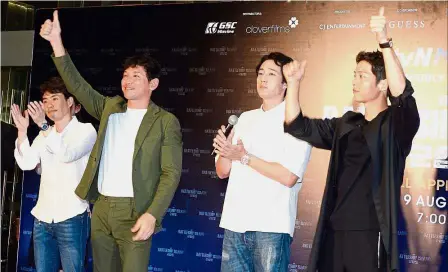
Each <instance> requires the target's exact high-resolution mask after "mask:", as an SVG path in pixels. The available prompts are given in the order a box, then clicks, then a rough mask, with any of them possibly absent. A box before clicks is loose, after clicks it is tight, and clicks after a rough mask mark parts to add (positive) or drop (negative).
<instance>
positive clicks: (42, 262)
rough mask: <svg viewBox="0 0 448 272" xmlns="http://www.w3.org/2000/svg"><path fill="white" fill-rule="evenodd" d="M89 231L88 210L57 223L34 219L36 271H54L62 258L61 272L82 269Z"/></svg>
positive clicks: (77, 271) (73, 271)
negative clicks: (62, 271)
mask: <svg viewBox="0 0 448 272" xmlns="http://www.w3.org/2000/svg"><path fill="white" fill-rule="evenodd" d="M88 232H89V217H88V215H87V212H84V213H82V214H78V215H76V216H75V217H72V218H70V219H67V220H65V221H62V222H59V223H45V222H42V221H40V220H38V219H34V230H33V242H34V261H35V264H36V270H37V272H41V271H42V272H53V271H55V272H57V271H59V267H60V264H61V261H62V268H63V270H64V272H81V271H84V269H85V268H84V258H85V254H86V247H87V243H86V242H87V236H88Z"/></svg>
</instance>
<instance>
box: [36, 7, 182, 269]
mask: <svg viewBox="0 0 448 272" xmlns="http://www.w3.org/2000/svg"><path fill="white" fill-rule="evenodd" d="M40 35H41V36H42V37H43V38H44V39H46V40H47V41H49V42H50V44H51V46H52V48H53V51H54V57H53V61H54V63H55V65H56V68H57V70H58V71H59V74H60V75H61V77H62V79H63V80H64V82H65V84H66V86H67V89H68V91H69V92H70V93H72V94H73V95H74V96H75V97H76V98H77V99H78V100H79V101H80V102H81V104H82V105H83V106H84V108H85V109H86V110H87V112H89V114H90V115H92V116H93V117H94V118H96V119H98V120H99V121H100V126H99V130H98V138H97V140H96V143H95V145H94V147H93V150H92V153H91V155H90V158H89V162H88V164H87V168H86V170H85V172H84V175H83V177H82V180H81V182H80V184H79V186H78V187H77V188H76V194H77V195H78V196H79V197H80V198H82V199H88V200H90V201H92V202H93V201H95V205H94V208H93V214H92V229H91V234H92V237H91V241H92V250H93V262H94V269H95V271H105V272H106V271H107V272H109V271H121V270H123V271H142V272H143V271H145V272H146V271H147V270H148V264H149V252H150V247H151V236H152V234H153V233H154V232H157V231H158V230H159V229H160V228H161V221H162V218H163V216H164V214H165V212H166V210H167V209H168V206H169V204H170V202H171V200H172V198H173V196H174V193H175V191H176V188H177V186H178V184H179V180H180V175H181V170H182V136H181V131H180V125H179V121H178V120H177V118H176V117H175V116H174V115H173V114H171V113H169V112H167V111H165V110H163V109H161V108H160V107H158V106H157V105H156V104H154V103H153V102H152V101H151V94H152V92H153V91H154V90H155V89H156V88H157V86H158V85H159V75H160V70H161V68H160V65H159V63H157V61H156V60H154V59H152V58H151V57H149V56H143V57H131V58H128V59H127V60H126V61H125V64H124V73H123V78H122V80H121V88H122V90H123V94H124V97H125V98H126V100H125V99H123V98H122V97H120V96H115V97H106V96H103V95H101V94H100V93H98V92H97V91H95V90H94V89H93V88H92V87H91V86H90V85H89V84H88V83H87V82H86V81H85V80H84V79H83V77H82V76H81V75H80V74H79V72H78V71H77V69H76V67H75V66H74V64H73V62H72V61H71V59H70V57H69V55H68V54H67V53H66V51H65V48H64V46H63V43H62V39H61V26H60V24H59V19H58V13H57V11H55V12H54V13H53V21H51V20H46V21H45V23H44V24H43V25H42V27H41V31H40ZM120 263H121V265H119V264H120ZM121 268H122V269H121Z"/></svg>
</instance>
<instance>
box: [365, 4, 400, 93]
mask: <svg viewBox="0 0 448 272" xmlns="http://www.w3.org/2000/svg"><path fill="white" fill-rule="evenodd" d="M370 29H371V31H372V32H374V33H375V35H376V40H377V42H378V43H379V44H387V43H388V42H389V41H391V40H392V39H390V38H389V37H388V36H387V24H386V17H385V16H384V7H381V8H380V10H379V13H378V15H376V16H372V17H371V18H370ZM381 51H382V52H383V59H384V65H385V68H386V78H387V84H388V86H389V90H390V93H391V95H392V96H393V97H397V96H399V95H401V94H402V93H403V91H404V88H405V86H406V77H405V74H404V71H403V67H401V63H400V60H399V59H398V57H397V55H396V54H395V51H394V49H393V47H392V46H390V47H388V48H382V49H381Z"/></svg>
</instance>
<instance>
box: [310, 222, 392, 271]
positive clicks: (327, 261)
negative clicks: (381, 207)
mask: <svg viewBox="0 0 448 272" xmlns="http://www.w3.org/2000/svg"><path fill="white" fill-rule="evenodd" d="M318 267H319V269H318V271H319V272H379V271H387V269H386V267H387V264H386V258H385V251H384V247H383V243H382V241H381V239H380V236H379V232H378V231H370V230H365V231H364V230H362V231H338V230H328V231H327V235H326V236H325V238H324V241H323V244H322V248H321V253H320V256H319V263H318Z"/></svg>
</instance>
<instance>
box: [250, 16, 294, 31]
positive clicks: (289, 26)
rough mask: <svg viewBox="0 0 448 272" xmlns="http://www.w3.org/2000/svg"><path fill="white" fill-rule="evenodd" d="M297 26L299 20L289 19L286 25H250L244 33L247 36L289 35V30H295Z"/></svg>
mask: <svg viewBox="0 0 448 272" xmlns="http://www.w3.org/2000/svg"><path fill="white" fill-rule="evenodd" d="M298 25H299V20H298V19H297V17H291V18H290V19H289V20H288V24H287V25H261V26H255V25H250V26H248V27H246V33H248V34H261V35H262V34H272V33H273V34H279V33H289V32H290V31H291V29H294V28H296V27H297V26H298Z"/></svg>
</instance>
